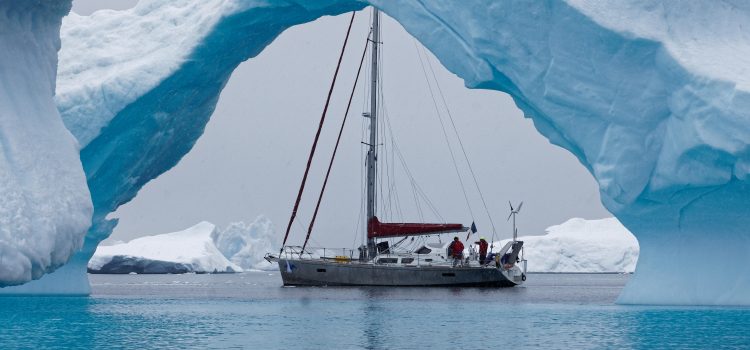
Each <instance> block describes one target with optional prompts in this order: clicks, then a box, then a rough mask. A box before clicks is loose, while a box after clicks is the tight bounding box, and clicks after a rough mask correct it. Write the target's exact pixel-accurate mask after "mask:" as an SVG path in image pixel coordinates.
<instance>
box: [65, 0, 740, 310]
mask: <svg viewBox="0 0 750 350" xmlns="http://www.w3.org/2000/svg"><path fill="white" fill-rule="evenodd" d="M371 2H372V3H373V4H374V5H376V6H378V7H380V8H381V9H383V10H384V11H385V12H386V13H388V14H389V15H390V16H392V17H393V18H395V19H396V20H398V21H399V22H400V23H401V24H402V25H403V26H404V27H405V28H406V30H407V31H409V32H410V33H411V34H412V35H414V36H415V37H416V38H417V39H418V40H420V42H422V43H423V44H424V45H425V46H427V47H428V48H429V49H430V50H431V51H432V52H433V53H435V55H436V56H437V57H438V58H439V59H440V61H441V62H442V63H443V65H445V66H446V67H447V68H448V69H449V70H451V71H452V72H454V73H456V74H457V75H458V76H460V77H462V78H463V79H464V80H465V82H466V85H467V86H469V87H471V88H483V89H494V90H500V91H504V92H507V93H509V94H510V95H512V96H513V98H514V99H515V101H516V104H517V105H518V106H519V108H521V109H522V110H523V111H524V112H525V114H526V116H527V117H529V118H531V119H532V120H533V121H534V124H535V126H536V128H537V129H538V130H539V132H540V133H542V134H543V135H544V136H546V137H547V138H548V139H549V140H550V142H552V143H554V144H556V145H559V146H561V147H563V148H565V149H568V150H569V151H570V152H572V153H573V154H575V155H576V156H577V157H578V159H579V160H580V162H581V164H583V165H584V166H585V167H586V168H587V169H588V170H589V171H590V172H591V174H592V175H593V176H594V177H595V178H596V180H597V181H598V183H599V186H600V190H601V198H602V201H603V203H604V205H605V206H606V207H607V208H608V209H609V210H610V211H611V212H612V213H613V214H615V215H616V216H617V217H618V219H619V220H620V221H621V222H622V223H623V224H624V225H625V226H626V227H627V228H628V229H629V230H630V231H631V232H633V233H634V234H635V235H636V237H637V238H638V240H639V245H640V249H641V253H640V258H639V262H638V266H637V268H636V273H635V275H634V277H633V278H632V280H631V282H630V283H629V284H628V286H627V287H626V289H625V290H624V291H623V294H622V296H621V297H620V302H622V303H658V304H742V305H748V304H750V274H748V273H747V272H746V267H745V266H748V263H750V254H748V253H750V234H748V232H747V229H745V227H748V226H747V225H746V223H748V222H747V221H748V220H750V219H748V216H747V215H746V213H747V211H748V208H750V203H748V200H749V199H748V198H750V196H748V194H749V193H748V173H749V172H750V170H749V169H750V165H749V164H748V155H749V154H750V152H748V141H749V140H748V139H749V138H750V132H748V128H750V123H749V122H748V121H749V120H750V119H749V117H750V116H748V113H750V112H748V111H750V109H748V108H747V107H748V106H749V105H750V98H749V97H748V86H749V84H748V82H750V74H749V72H748V68H747V67H748V63H750V62H748V60H750V55H748V53H750V48H749V47H748V46H750V38H748V34H747V31H745V30H744V29H743V25H744V23H747V22H748V21H747V20H748V14H750V8H748V7H749V5H747V4H745V3H744V2H741V1H704V2H701V1H695V2H689V3H684V2H672V3H662V2H660V1H655V0H633V1H621V2H617V3H611V2H606V3H602V2H598V1H586V0H568V1H564V0H550V1H537V2H529V1H496V2H491V1H466V2H455V1H419V0H388V1H385V0H372V1H371ZM365 5H366V4H365V3H363V2H358V1H354V0H351V1H345V0H340V1H336V0H320V1H313V2H308V1H301V0H298V1H297V0H287V1H282V0H279V1H265V2H260V1H249V0H248V1H245V0H212V1H189V0H180V1H165V0H148V1H146V0H143V1H141V2H140V3H139V4H138V5H137V6H136V8H134V9H132V10H128V11H121V12H114V11H101V12H97V13H95V14H94V15H92V16H90V17H78V16H75V15H71V16H69V17H68V18H66V20H65V23H64V25H63V29H62V37H63V43H64V44H63V50H62V51H61V53H60V69H59V73H58V79H59V86H58V89H57V92H58V95H57V97H56V102H57V105H58V108H59V109H60V111H61V114H62V118H63V120H64V122H65V125H66V126H67V127H68V128H69V129H70V131H71V132H72V133H73V135H74V136H76V138H77V139H78V141H79V142H80V143H81V145H82V146H83V149H82V150H81V161H82V163H83V167H84V169H85V171H86V176H87V179H88V185H89V189H90V191H91V195H92V198H93V202H94V207H95V212H94V215H93V226H92V228H91V229H90V230H89V233H88V234H87V236H86V244H85V246H84V249H83V251H82V252H81V253H79V254H78V255H77V256H76V258H77V261H84V260H86V259H87V258H88V257H90V256H91V254H92V253H93V251H94V249H95V247H96V245H97V244H98V243H99V242H100V241H101V240H102V239H104V238H105V237H106V236H108V235H109V233H110V232H111V229H112V227H113V226H114V225H115V224H116V221H113V220H107V219H106V215H107V214H108V213H110V212H112V211H113V210H114V209H115V208H117V206H119V205H121V204H123V203H125V202H127V201H129V200H130V199H132V198H133V197H134V196H135V195H136V193H137V191H138V190H139V189H140V188H141V187H142V186H143V184H145V183H146V182H148V181H149V180H151V179H153V178H155V177H156V176H158V175H159V174H161V173H163V172H164V171H166V170H168V169H169V168H171V167H172V166H174V164H176V163H177V162H178V161H179V159H180V158H181V157H182V156H183V155H184V154H185V153H186V152H188V151H189V150H190V148H191V147H192V145H193V144H194V142H195V140H196V139H197V138H198V137H199V136H200V134H201V133H202V131H203V127H204V126H205V124H206V122H207V121H208V119H209V117H210V115H211V113H212V111H213V108H214V106H215V104H216V100H217V98H218V94H219V92H220V91H221V88H222V87H223V86H224V84H225V83H226V81H227V79H228V77H229V75H230V74H231V71H232V70H233V69H234V68H235V67H236V66H237V65H238V64H239V63H240V62H241V61H243V60H245V59H248V58H250V57H253V56H255V55H257V54H258V53H259V52H260V51H261V50H262V49H263V47H265V46H266V45H267V44H268V43H270V42H271V41H272V40H273V39H274V38H275V37H276V36H277V35H278V34H279V33H280V32H281V31H283V30H284V29H285V28H288V27H289V26H292V25H295V24H299V23H304V22H307V21H311V20H313V19H315V18H317V17H320V16H323V15H334V14H339V13H343V12H346V11H350V10H354V9H359V8H362V7H364V6H365ZM258 93H260V92H258ZM81 268H82V269H84V270H85V264H83V265H81ZM53 275H54V274H53Z"/></svg>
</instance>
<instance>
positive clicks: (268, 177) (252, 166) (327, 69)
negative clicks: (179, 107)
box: [73, 0, 611, 247]
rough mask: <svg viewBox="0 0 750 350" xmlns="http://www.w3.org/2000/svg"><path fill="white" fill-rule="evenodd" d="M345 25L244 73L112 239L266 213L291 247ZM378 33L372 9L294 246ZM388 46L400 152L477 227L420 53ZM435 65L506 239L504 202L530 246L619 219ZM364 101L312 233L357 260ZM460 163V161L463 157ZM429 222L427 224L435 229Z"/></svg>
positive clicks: (405, 207)
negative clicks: (576, 225)
mask: <svg viewBox="0 0 750 350" xmlns="http://www.w3.org/2000/svg"><path fill="white" fill-rule="evenodd" d="M134 3H135V1H114V0H111V1H100V0H75V1H74V3H73V10H74V11H76V12H78V13H80V14H90V13H91V12H92V11H93V10H95V9H97V8H104V7H107V8H115V9H123V8H128V7H130V6H132V5H133V4H134ZM348 19H349V15H342V16H338V17H325V18H321V19H318V20H317V21H315V22H312V23H308V24H305V25H301V26H297V27H293V28H291V29H289V30H287V31H286V32H284V33H283V34H282V35H281V36H280V37H279V38H278V39H277V40H276V41H274V42H273V43H272V44H271V45H270V46H269V47H268V48H266V49H265V50H264V51H263V52H262V53H261V54H260V55H259V56H258V57H256V58H253V59H251V60H249V61H247V62H245V63H243V64H242V65H240V66H239V67H238V68H237V70H236V71H235V72H234V74H233V75H232V77H231V79H230V81H229V83H228V84H227V87H226V88H225V90H224V91H223V92H222V95H221V98H220V100H219V104H218V106H217V108H216V112H215V113H214V115H213V116H212V118H211V121H210V122H209V124H208V126H207V128H206V132H205V134H204V135H203V137H201V138H200V139H199V140H198V142H197V143H196V145H195V147H194V148H193V150H192V151H191V152H190V153H189V154H188V155H187V156H185V158H183V160H182V161H181V162H180V163H179V164H178V165H177V166H176V167H175V168H173V169H172V170H171V171H169V172H168V173H165V174H164V175H162V176H161V177H159V178H157V179H156V180H154V181H151V182H150V183H148V184H147V185H146V186H145V187H144V188H143V189H142V190H141V191H140V193H139V195H138V196H137V197H136V198H135V199H134V200H133V201H132V202H130V203H128V204H126V205H125V206H123V207H121V208H120V209H119V210H118V211H117V212H116V213H114V214H113V216H115V217H119V218H120V224H119V226H118V227H117V228H116V229H115V231H114V234H113V235H112V237H111V238H110V240H130V239H132V238H134V237H137V236H143V235H149V234H157V233H164V232H171V231H177V230H182V229H184V228H187V227H189V226H192V225H193V224H195V223H197V222H199V221H201V220H207V221H210V222H212V223H215V224H217V225H219V226H222V227H223V226H225V225H226V224H228V223H230V222H233V221H246V222H250V221H252V220H253V219H254V218H255V217H256V216H257V215H260V214H264V215H266V216H268V217H269V218H270V219H271V220H272V221H273V222H274V224H275V226H276V230H277V233H278V235H279V236H281V235H283V232H284V229H285V228H286V224H287V221H288V219H289V215H290V212H291V209H292V206H293V204H294V199H295V197H296V194H297V190H298V187H299V183H300V180H301V178H302V173H303V171H304V166H305V162H306V160H307V155H308V152H309V148H310V145H311V143H312V140H313V137H314V134H315V131H316V128H317V123H318V120H319V118H320V113H321V111H322V108H323V104H324V102H325V96H326V93H327V90H328V86H329V84H330V79H331V76H332V74H333V70H334V69H335V64H336V59H337V58H338V54H339V49H340V46H341V43H342V41H343V37H344V33H345V31H346V25H347V23H348ZM368 20H369V10H366V11H364V12H359V13H358V14H357V18H356V19H355V22H354V29H353V30H352V34H351V35H352V36H351V38H350V45H349V47H348V50H347V55H346V56H345V58H344V60H345V62H344V65H343V66H342V71H341V73H340V78H339V81H338V83H337V89H336V91H335V95H334V99H333V100H332V102H331V107H330V109H329V114H328V119H327V121H326V126H325V129H324V132H323V134H322V136H321V143H320V144H319V146H318V153H317V154H316V158H315V160H314V166H313V168H312V170H311V175H310V177H309V178H308V183H307V192H306V193H305V194H306V195H305V197H303V202H302V206H301V208H300V212H299V215H298V220H297V221H298V224H295V225H294V227H293V231H292V235H291V238H290V243H301V240H302V239H303V237H304V232H305V230H306V227H307V224H308V222H309V219H310V217H311V214H312V211H313V209H314V204H315V200H316V199H317V196H318V191H319V189H320V185H321V183H322V178H323V175H324V173H325V167H326V166H327V164H328V159H329V156H330V152H331V150H332V148H333V143H334V142H335V137H336V133H337V132H338V127H339V125H340V122H341V118H342V115H343V111H344V109H345V104H346V98H348V94H349V91H350V89H351V84H352V82H353V79H354V74H355V70H356V65H357V63H358V59H359V55H361V49H362V47H363V45H364V40H365V36H366V32H367V30H368V23H367V22H368ZM382 40H383V42H384V45H383V46H382V48H383V74H384V78H383V84H384V86H383V89H384V100H385V101H386V102H385V103H386V109H387V110H388V115H389V120H390V122H391V126H392V132H393V134H394V135H395V137H396V142H398V145H399V147H400V149H401V152H402V153H403V155H404V157H405V158H406V161H407V163H408V165H409V168H410V170H411V172H412V174H413V175H414V177H415V179H416V180H417V181H418V182H419V183H420V186H421V187H422V189H423V190H424V192H426V193H427V195H428V196H429V198H430V200H431V201H432V202H433V204H434V205H435V206H436V207H437V208H438V211H439V213H440V214H441V216H442V217H443V218H445V220H447V221H448V222H460V223H464V224H466V225H468V224H470V223H471V219H472V218H471V215H470V214H469V211H468V209H467V206H466V204H465V201H464V197H463V195H462V192H461V189H460V185H459V182H458V180H457V176H456V172H455V170H454V169H453V166H452V163H451V161H450V155H449V153H448V150H447V147H446V145H445V140H444V138H443V134H442V131H441V129H440V124H439V122H438V119H437V118H436V113H435V111H434V104H433V102H432V99H431V98H430V94H429V90H428V89H427V85H426V82H425V77H424V75H423V73H422V68H421V65H420V63H419V58H418V56H417V49H416V45H415V41H414V39H413V38H412V37H411V36H409V35H408V34H407V33H406V32H405V31H404V30H403V29H402V28H401V27H400V25H398V24H397V23H396V22H395V21H393V20H391V19H390V18H387V17H386V18H385V19H384V21H383V38H382ZM420 47H421V45H420ZM429 56H430V60H431V62H432V64H433V68H434V69H435V70H436V74H437V77H438V81H439V83H440V87H441V89H442V90H443V92H444V94H445V97H446V99H447V102H448V105H449V108H450V110H451V112H452V115H453V117H454V120H455V122H456V127H457V130H458V131H459V133H460V134H461V135H462V136H461V137H462V141H463V143H464V146H465V147H466V150H467V152H468V155H469V159H470V161H471V163H472V166H473V168H474V171H475V173H476V175H477V178H478V180H479V183H480V186H481V188H482V191H483V194H484V196H485V199H486V200H487V204H488V207H489V209H490V211H491V215H492V217H493V220H494V222H495V225H496V228H497V232H498V238H507V237H509V236H510V235H511V229H510V224H509V223H508V222H507V221H506V217H507V215H508V200H510V201H512V202H513V203H514V204H515V203H517V202H519V201H521V200H523V201H524V206H523V210H522V212H521V214H520V215H519V216H518V224H519V234H521V235H523V234H542V233H543V230H544V229H545V228H546V227H548V226H551V225H555V224H559V223H562V222H563V221H565V220H567V219H568V218H571V217H584V218H588V219H594V218H602V217H608V216H611V214H609V213H608V212H607V211H606V210H605V209H604V208H603V207H602V205H601V202H600V200H599V194H598V188H597V186H596V182H595V181H594V179H593V177H592V176H591V175H590V174H589V173H588V172H587V171H586V170H585V168H584V167H583V166H582V165H580V164H579V163H578V161H577V160H576V159H575V158H574V157H573V156H572V155H571V154H570V153H568V152H567V151H565V150H563V149H561V148H559V147H556V146H553V145H550V144H549V142H548V141H547V140H546V139H545V138H543V137H542V136H541V135H539V134H538V133H537V132H536V130H535V129H534V127H533V125H532V123H531V120H529V119H525V118H523V116H522V113H521V111H520V110H518V109H517V108H516V107H515V105H514V104H513V101H512V100H511V98H510V97H509V96H508V95H507V94H504V93H501V92H497V91H486V90H469V89H466V88H465V87H464V86H463V82H462V80H460V79H459V78H458V77H456V76H455V75H453V74H452V73H450V72H448V71H447V70H445V68H443V67H442V66H441V65H440V64H439V63H438V61H437V59H435V58H434V56H432V55H431V54H430V55H429ZM428 72H429V71H428ZM363 97H365V96H364V92H363V90H362V89H359V90H358V92H357V93H356V95H355V101H354V102H353V104H352V111H351V112H350V115H349V119H348V121H347V127H346V130H345V136H344V138H343V139H342V144H341V146H340V149H339V154H338V156H337V158H336V162H335V163H334V168H333V171H332V175H331V179H330V180H329V185H328V189H327V192H326V195H325V197H324V202H323V205H322V206H321V210H320V214H319V216H318V219H317V221H316V229H315V231H314V233H313V236H314V242H313V245H316V246H317V245H325V246H333V247H352V246H353V244H354V243H355V238H356V237H359V236H358V235H356V230H360V231H361V226H362V225H361V222H359V221H358V218H359V212H360V210H361V180H360V179H361V177H360V174H361V171H362V170H363V164H364V163H363V159H362V153H361V151H362V149H363V146H362V145H361V144H360V141H363V140H364V139H363V138H362V135H363V130H364V129H363V125H364V124H363V123H364V122H365V120H364V118H362V117H360V115H361V113H362V112H363V111H364V108H363V107H364V102H363ZM437 98H438V99H439V97H437ZM448 132H449V133H452V130H451V129H449V130H448ZM452 141H455V138H453V139H452ZM386 146H388V145H386ZM454 147H457V145H454ZM454 151H455V152H456V157H457V158H458V160H459V162H462V159H463V157H462V155H461V153H460V149H458V148H454ZM384 153H385V152H384V151H382V149H381V163H383V162H385V161H386V160H385V159H383V158H385V155H384ZM462 168H465V166H464V167H462ZM395 172H396V174H397V175H398V174H399V173H402V170H401V169H400V168H396V170H395ZM461 175H462V177H463V180H464V183H465V185H466V188H467V192H468V195H469V199H470V203H471V205H472V209H473V211H474V218H475V220H476V222H477V226H478V228H479V229H480V233H481V234H483V235H485V236H488V237H490V236H491V235H492V233H491V229H490V224H489V221H488V219H487V216H486V214H485V213H484V209H483V207H482V205H481V201H480V199H479V196H478V195H477V193H476V191H475V190H474V185H473V182H472V181H471V177H470V173H469V172H468V171H466V170H465V169H462V170H461ZM396 178H397V180H396V183H397V190H398V197H399V198H400V200H399V201H398V203H399V205H400V207H401V209H402V210H401V212H402V215H401V216H399V215H395V214H394V215H393V218H392V219H393V220H406V221H418V220H419V214H418V211H417V209H416V207H415V205H414V200H413V195H412V190H411V188H410V186H409V185H408V183H407V182H405V181H406V180H405V177H404V176H400V175H398V176H397V177H396ZM384 196H386V195H385V194H384ZM381 202H385V201H381ZM395 202H396V201H392V203H395ZM393 205H394V206H395V204H393ZM423 209H424V208H423ZM424 211H425V217H424V218H425V220H435V219H436V218H435V217H434V216H433V215H428V214H429V211H428V210H424ZM380 216H381V221H385V219H386V218H383V216H386V214H384V213H382V211H381V215H380ZM358 223H359V228H358Z"/></svg>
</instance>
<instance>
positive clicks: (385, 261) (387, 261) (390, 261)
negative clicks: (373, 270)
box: [378, 258, 398, 264]
mask: <svg viewBox="0 0 750 350" xmlns="http://www.w3.org/2000/svg"><path fill="white" fill-rule="evenodd" d="M397 263H398V258H380V259H378V264H397Z"/></svg>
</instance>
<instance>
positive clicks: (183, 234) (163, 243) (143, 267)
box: [88, 216, 278, 273]
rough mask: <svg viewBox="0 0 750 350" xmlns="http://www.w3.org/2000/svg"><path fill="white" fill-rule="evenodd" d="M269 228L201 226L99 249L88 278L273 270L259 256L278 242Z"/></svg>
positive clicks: (262, 220)
mask: <svg viewBox="0 0 750 350" xmlns="http://www.w3.org/2000/svg"><path fill="white" fill-rule="evenodd" d="M277 240H278V239H277V238H276V235H275V234H274V230H273V225H272V224H271V221H270V220H268V218H266V217H264V216H259V217H258V218H257V219H256V220H255V221H254V222H253V223H250V224H245V223H244V222H236V223H232V224H229V225H228V226H227V227H226V228H225V229H223V230H222V229H219V228H217V227H216V226H215V225H214V224H212V223H209V222H206V221H203V222H200V223H198V224H196V225H195V226H193V227H190V228H188V229H185V230H182V231H177V232H171V233H163V234H158V235H151V236H144V237H140V238H136V239H133V240H131V241H130V242H127V243H118V244H114V245H108V246H99V247H98V248H97V249H96V252H95V253H94V256H93V257H92V258H91V260H90V261H89V263H88V270H89V272H92V273H131V272H135V273H186V272H196V273H231V272H242V271H243V270H253V269H268V268H269V267H272V266H271V265H269V264H268V262H266V261H265V260H263V256H264V255H265V253H266V252H268V251H270V249H271V246H272V244H275V243H276V242H277Z"/></svg>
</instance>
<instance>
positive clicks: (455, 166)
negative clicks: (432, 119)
mask: <svg viewBox="0 0 750 350" xmlns="http://www.w3.org/2000/svg"><path fill="white" fill-rule="evenodd" d="M414 48H415V49H416V50H417V56H419V64H420V65H421V66H422V73H424V78H425V82H427V88H428V89H429V91H430V97H432V102H433V103H434V105H435V112H436V113H437V115H436V116H437V118H438V120H439V121H440V128H441V129H442V130H443V136H444V137H445V143H446V144H447V145H448V151H449V153H450V155H451V160H452V161H453V168H454V169H455V170H456V176H458V182H459V183H460V184H461V191H462V192H463V194H464V200H466V206H467V207H468V209H469V214H470V215H471V219H472V220H474V211H473V210H471V204H470V202H469V196H468V195H467V194H466V188H465V186H464V181H463V180H462V179H461V173H460V172H459V171H458V164H457V163H456V157H455V156H454V155H453V147H451V144H450V141H449V140H448V132H446V131H445V123H443V118H441V117H440V110H439V108H438V105H437V100H435V94H434V93H433V92H432V84H430V79H429V78H428V77H427V70H426V69H425V67H424V62H422V55H421V54H420V53H419V47H418V46H417V42H416V39H415V40H414Z"/></svg>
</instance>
